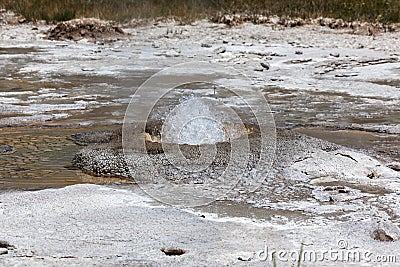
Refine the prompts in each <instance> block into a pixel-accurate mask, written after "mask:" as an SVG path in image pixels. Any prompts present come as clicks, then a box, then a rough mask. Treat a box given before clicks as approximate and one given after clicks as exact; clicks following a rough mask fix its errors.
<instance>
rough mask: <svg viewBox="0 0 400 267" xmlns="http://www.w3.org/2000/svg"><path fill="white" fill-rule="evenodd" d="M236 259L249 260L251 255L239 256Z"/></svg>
mask: <svg viewBox="0 0 400 267" xmlns="http://www.w3.org/2000/svg"><path fill="white" fill-rule="evenodd" d="M238 260H240V261H251V256H239V257H238Z"/></svg>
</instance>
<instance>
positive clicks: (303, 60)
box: [290, 58, 312, 64]
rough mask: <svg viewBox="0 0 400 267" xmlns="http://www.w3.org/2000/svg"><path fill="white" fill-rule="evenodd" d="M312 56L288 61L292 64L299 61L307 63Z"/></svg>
mask: <svg viewBox="0 0 400 267" xmlns="http://www.w3.org/2000/svg"><path fill="white" fill-rule="evenodd" d="M311 61H312V58H306V59H293V60H291V61H290V63H292V64H300V63H307V62H311Z"/></svg>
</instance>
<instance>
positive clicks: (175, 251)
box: [161, 247, 186, 256]
mask: <svg viewBox="0 0 400 267" xmlns="http://www.w3.org/2000/svg"><path fill="white" fill-rule="evenodd" d="M161 251H162V252H164V254H165V255H167V256H181V255H183V254H185V253H186V251H185V250H183V249H180V248H176V247H170V248H162V249H161Z"/></svg>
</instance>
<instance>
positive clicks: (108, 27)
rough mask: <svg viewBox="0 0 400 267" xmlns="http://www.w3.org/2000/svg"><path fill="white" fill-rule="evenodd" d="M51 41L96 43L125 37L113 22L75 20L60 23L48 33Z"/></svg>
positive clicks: (93, 19) (90, 19)
mask: <svg viewBox="0 0 400 267" xmlns="http://www.w3.org/2000/svg"><path fill="white" fill-rule="evenodd" d="M46 34H47V39H49V40H73V41H80V40H82V39H87V40H89V41H96V40H98V39H102V40H107V39H111V38H113V37H115V36H123V35H125V33H124V31H123V30H122V29H121V28H120V27H119V26H118V25H117V24H116V23H115V22H111V21H104V20H99V19H95V18H87V19H73V20H69V21H64V22H60V23H58V24H57V25H56V26H55V27H54V28H52V29H50V30H48V31H47V32H46Z"/></svg>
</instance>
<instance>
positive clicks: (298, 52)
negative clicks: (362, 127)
mask: <svg viewBox="0 0 400 267" xmlns="http://www.w3.org/2000/svg"><path fill="white" fill-rule="evenodd" d="M294 53H295V54H296V55H302V54H303V52H302V51H295V52H294Z"/></svg>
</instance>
